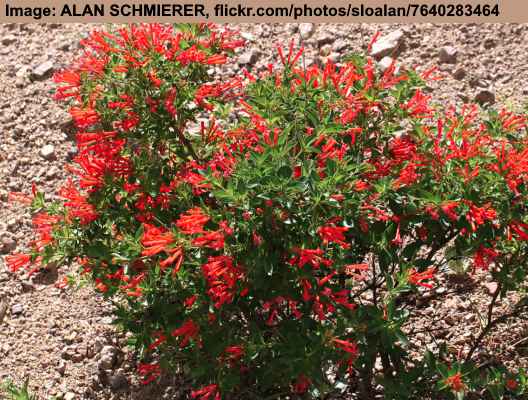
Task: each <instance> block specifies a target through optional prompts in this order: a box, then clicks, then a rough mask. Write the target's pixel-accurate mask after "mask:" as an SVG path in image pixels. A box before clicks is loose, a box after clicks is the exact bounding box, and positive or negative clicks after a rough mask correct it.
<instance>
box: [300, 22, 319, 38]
mask: <svg viewBox="0 0 528 400" xmlns="http://www.w3.org/2000/svg"><path fill="white" fill-rule="evenodd" d="M314 32H315V26H314V24H310V23H302V24H300V25H299V33H300V34H301V37H302V38H303V39H308V38H309V37H310V36H312V35H313V33H314Z"/></svg>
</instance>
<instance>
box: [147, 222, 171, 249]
mask: <svg viewBox="0 0 528 400" xmlns="http://www.w3.org/2000/svg"><path fill="white" fill-rule="evenodd" d="M143 226H144V233H143V238H142V239H141V244H143V247H144V250H143V251H142V252H141V255H143V256H153V255H155V254H158V253H161V252H162V251H170V250H171V249H170V247H169V246H170V245H172V244H173V243H174V236H173V234H172V232H165V231H163V230H162V229H160V228H157V227H155V226H153V225H150V224H144V225H143Z"/></svg>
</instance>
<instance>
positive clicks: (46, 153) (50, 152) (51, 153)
mask: <svg viewBox="0 0 528 400" xmlns="http://www.w3.org/2000/svg"><path fill="white" fill-rule="evenodd" d="M40 155H41V156H42V158H44V159H45V160H51V159H53V158H54V157H55V147H54V146H53V145H52V144H47V145H45V146H43V147H42V148H41V149H40Z"/></svg>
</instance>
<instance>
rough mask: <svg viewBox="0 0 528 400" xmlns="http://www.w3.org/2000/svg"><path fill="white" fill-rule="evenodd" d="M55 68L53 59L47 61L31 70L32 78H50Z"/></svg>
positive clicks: (39, 79)
mask: <svg viewBox="0 0 528 400" xmlns="http://www.w3.org/2000/svg"><path fill="white" fill-rule="evenodd" d="M53 70H54V65H53V63H52V62H51V61H46V62H44V63H42V64H40V65H39V66H38V67H36V68H34V69H33V71H32V72H31V78H32V79H33V80H36V81H41V80H44V79H46V78H48V77H49V76H50V75H51V73H52V72H53Z"/></svg>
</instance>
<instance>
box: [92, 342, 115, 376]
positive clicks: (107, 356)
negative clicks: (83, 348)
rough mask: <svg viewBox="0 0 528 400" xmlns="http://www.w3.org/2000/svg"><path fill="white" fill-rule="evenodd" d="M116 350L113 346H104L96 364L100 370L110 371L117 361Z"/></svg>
mask: <svg viewBox="0 0 528 400" xmlns="http://www.w3.org/2000/svg"><path fill="white" fill-rule="evenodd" d="M117 353H118V350H117V348H115V347H114V346H104V347H103V349H102V350H101V358H100V359H99V362H98V364H97V367H98V368H99V369H100V370H107V369H112V368H113V367H114V365H115V363H116V361H117Z"/></svg>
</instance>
